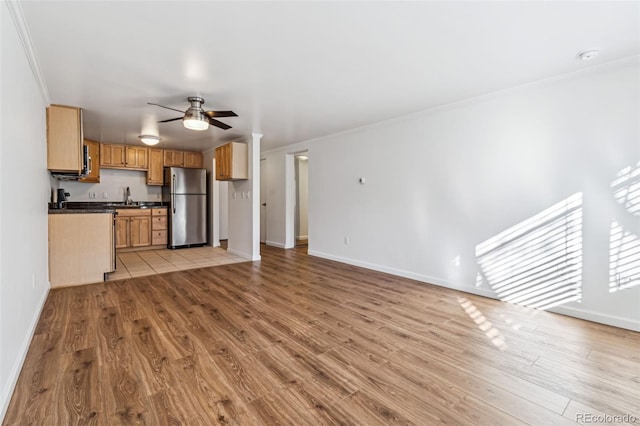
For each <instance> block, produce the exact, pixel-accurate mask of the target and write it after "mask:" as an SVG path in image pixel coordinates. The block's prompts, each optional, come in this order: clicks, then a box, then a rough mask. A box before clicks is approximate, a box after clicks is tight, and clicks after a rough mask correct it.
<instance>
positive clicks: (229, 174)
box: [216, 142, 249, 180]
mask: <svg viewBox="0 0 640 426" xmlns="http://www.w3.org/2000/svg"><path fill="white" fill-rule="evenodd" d="M248 169H249V167H248V163H247V145H246V144H244V143H239V142H229V143H227V144H225V145H222V146H219V147H217V148H216V180H241V179H248V178H249V170H248Z"/></svg>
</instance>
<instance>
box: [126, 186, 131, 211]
mask: <svg viewBox="0 0 640 426" xmlns="http://www.w3.org/2000/svg"><path fill="white" fill-rule="evenodd" d="M125 195H126V199H125V204H126V205H127V206H130V205H132V204H133V200H132V199H131V190H129V187H128V186H127V192H126V194H125Z"/></svg>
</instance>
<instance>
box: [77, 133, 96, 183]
mask: <svg viewBox="0 0 640 426" xmlns="http://www.w3.org/2000/svg"><path fill="white" fill-rule="evenodd" d="M84 144H85V145H86V146H87V147H89V165H88V167H89V174H88V175H87V176H86V177H83V178H82V179H80V182H88V183H100V143H99V142H95V141H90V140H89V139H85V140H84Z"/></svg>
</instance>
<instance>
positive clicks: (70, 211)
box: [49, 208, 116, 214]
mask: <svg viewBox="0 0 640 426" xmlns="http://www.w3.org/2000/svg"><path fill="white" fill-rule="evenodd" d="M115 212H116V209H114V208H110V209H108V208H104V209H98V208H94V209H49V214H87V213H111V214H113V213H115Z"/></svg>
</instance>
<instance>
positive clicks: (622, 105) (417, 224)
mask: <svg viewBox="0 0 640 426" xmlns="http://www.w3.org/2000/svg"><path fill="white" fill-rule="evenodd" d="M639 71H640V70H639V66H638V60H637V58H635V59H632V60H627V61H621V62H618V63H616V64H609V65H605V66H601V67H598V68H592V69H591V70H588V71H585V72H582V73H576V74H573V75H569V76H562V77H559V78H557V79H554V80H548V81H545V82H540V83H537V84H533V85H529V86H526V87H520V88H516V89H512V90H509V91H504V92H501V93H496V94H493V95H491V96H485V97H483V98H478V99H474V100H470V101H467V102H462V103H458V104H456V105H451V106H447V107H443V108H440V109H436V110H431V111H427V112H424V113H420V114H414V115H411V116H407V117H404V118H401V119H395V120H390V121H388V122H385V123H381V124H379V125H374V126H370V127H366V128H361V129H356V130H353V131H350V132H344V133H341V134H338V135H333V136H329V137H325V138H322V139H318V140H314V141H308V142H304V143H301V144H297V145H296V146H292V147H287V148H285V149H282V150H278V151H273V152H268V153H265V154H266V158H267V159H268V161H270V162H274V163H277V162H278V161H281V160H280V159H281V158H283V157H284V156H285V155H286V154H287V153H290V152H292V151H295V150H301V149H309V155H310V158H312V159H313V160H312V161H313V164H311V165H310V166H311V167H310V170H309V232H310V233H311V234H312V235H313V238H312V239H311V240H310V242H309V243H310V245H309V252H310V253H311V254H314V255H317V256H322V257H327V258H332V259H336V260H339V261H343V262H346V263H351V264H356V265H361V266H365V267H369V268H372V269H378V270H383V271H387V272H391V273H395V274H397V275H402V276H408V277H412V278H415V279H418V280H422V281H426V282H432V283H436V284H440V285H444V286H448V287H453V288H459V289H463V290H466V291H470V292H476V293H481V294H485V295H488V296H495V292H493V291H492V290H491V289H490V288H488V286H486V285H484V286H483V287H480V288H476V286H475V284H476V274H477V272H478V269H479V268H478V265H477V262H476V258H475V248H476V245H477V244H479V243H481V242H483V241H485V240H487V239H489V238H491V237H492V236H495V235H496V234H498V233H500V232H501V231H504V230H506V229H508V228H510V227H511V226H513V225H516V224H518V223H520V222H522V221H524V220H526V219H527V218H530V217H532V216H534V215H536V214H537V213H539V212H541V211H543V210H545V209H546V208H548V207H549V206H551V205H553V204H555V203H558V202H559V201H561V200H564V199H565V198H567V197H568V196H570V195H571V194H574V193H582V194H583V199H584V206H583V220H584V223H583V265H584V266H583V270H582V293H583V294H582V302H581V303H569V304H567V305H565V306H564V307H562V308H559V310H562V311H563V312H565V313H568V314H571V315H575V316H579V317H584V318H590V319H593V320H597V321H602V322H607V323H610V324H615V325H619V326H624V327H628V328H633V329H637V330H640V309H638V306H640V286H637V287H635V288H631V289H628V290H624V291H619V292H616V293H609V292H608V259H609V226H610V222H611V212H612V211H613V210H614V209H615V206H614V204H615V202H614V201H613V198H612V195H611V191H610V189H609V185H610V183H611V181H612V180H613V179H614V177H615V176H616V173H617V172H618V171H619V170H621V169H623V168H624V167H625V166H629V165H634V164H635V163H636V162H637V161H638V160H639V159H640V145H639V141H640V137H639V136H640V135H639V129H638V117H639V112H640V111H639V105H640V98H639V90H640V87H639V79H638V75H639ZM270 164H271V163H270ZM360 177H365V178H366V183H365V184H364V185H361V184H359V183H358V178H360ZM271 183H272V182H271ZM268 190H269V191H270V192H269V194H270V197H269V200H270V203H269V212H268V215H269V217H272V218H274V217H277V218H284V217H285V215H284V214H283V212H284V210H285V205H284V203H281V204H279V205H275V204H274V203H273V202H272V200H274V199H278V197H277V196H272V195H271V194H272V192H277V193H279V194H283V193H285V192H286V188H285V186H284V185H280V186H278V187H277V188H272V187H270V188H269V189H268ZM280 198H282V197H280ZM278 210H279V211H278ZM285 227H286V225H281V226H280V227H279V228H278V227H276V226H275V225H272V229H282V228H285ZM345 237H349V240H350V243H349V244H345V242H344V241H345ZM272 238H273V239H277V238H279V239H280V240H284V238H285V235H284V234H283V233H281V234H280V235H279V236H272Z"/></svg>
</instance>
